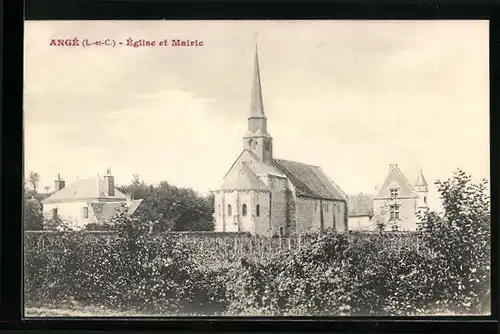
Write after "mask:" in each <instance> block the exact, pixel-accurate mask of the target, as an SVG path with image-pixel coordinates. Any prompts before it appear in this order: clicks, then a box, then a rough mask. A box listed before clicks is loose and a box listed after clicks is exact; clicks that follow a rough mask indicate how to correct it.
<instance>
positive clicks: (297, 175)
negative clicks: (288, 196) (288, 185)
mask: <svg viewBox="0 0 500 334" xmlns="http://www.w3.org/2000/svg"><path fill="white" fill-rule="evenodd" d="M273 162H274V164H275V166H276V168H278V169H279V170H280V171H281V172H283V174H285V175H286V176H287V178H288V179H289V180H290V181H291V182H292V183H293V185H294V186H295V190H296V192H297V194H298V195H299V196H306V197H313V198H321V199H335V200H345V199H346V197H347V196H345V194H344V192H343V191H342V190H341V189H340V187H339V186H337V185H336V184H335V183H334V182H333V181H331V180H330V179H329V178H328V176H326V175H325V173H324V172H323V170H322V169H321V168H320V167H317V166H311V165H306V164H303V163H300V162H296V161H289V160H282V159H274V160H273Z"/></svg>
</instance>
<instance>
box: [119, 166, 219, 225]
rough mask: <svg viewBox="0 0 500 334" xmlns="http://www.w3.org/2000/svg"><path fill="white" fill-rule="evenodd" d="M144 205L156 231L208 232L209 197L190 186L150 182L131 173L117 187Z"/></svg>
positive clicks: (210, 207) (211, 203) (210, 220)
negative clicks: (128, 181)
mask: <svg viewBox="0 0 500 334" xmlns="http://www.w3.org/2000/svg"><path fill="white" fill-rule="evenodd" d="M119 190H120V191H122V192H125V193H131V194H133V195H134V198H137V199H139V198H142V199H144V201H145V202H146V204H147V205H148V207H149V209H150V211H151V215H152V217H151V218H152V220H154V221H157V222H158V229H160V230H175V231H210V230H213V229H214V226H213V219H212V213H213V208H214V204H213V196H208V197H203V196H199V195H198V194H197V193H196V192H195V191H194V190H192V189H190V188H180V187H176V186H174V185H172V184H169V183H168V182H166V181H163V182H160V184H158V185H150V184H147V183H146V182H144V181H142V180H140V178H139V176H138V175H134V176H133V179H132V182H131V184H129V185H127V186H122V187H119Z"/></svg>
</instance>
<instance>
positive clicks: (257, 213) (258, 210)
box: [255, 204, 260, 217]
mask: <svg viewBox="0 0 500 334" xmlns="http://www.w3.org/2000/svg"><path fill="white" fill-rule="evenodd" d="M255 214H256V215H257V217H259V216H260V205H259V204H257V206H256V207H255Z"/></svg>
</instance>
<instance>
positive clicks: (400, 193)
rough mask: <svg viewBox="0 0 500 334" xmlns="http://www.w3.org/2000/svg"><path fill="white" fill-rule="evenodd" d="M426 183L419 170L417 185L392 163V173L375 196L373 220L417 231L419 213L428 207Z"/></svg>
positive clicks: (390, 168) (388, 225)
mask: <svg viewBox="0 0 500 334" xmlns="http://www.w3.org/2000/svg"><path fill="white" fill-rule="evenodd" d="M427 191H428V187H427V182H426V181H425V178H424V176H423V174H422V171H421V172H420V175H419V176H418V178H417V182H416V184H415V185H412V184H410V182H408V180H407V178H406V177H405V176H404V174H403V173H402V172H401V170H400V169H399V167H398V165H396V164H392V165H389V173H388V175H387V178H386V179H385V181H384V183H383V185H382V187H381V188H380V190H379V192H378V194H377V196H375V197H374V198H373V216H374V218H373V220H374V223H376V222H377V221H383V222H384V223H385V224H386V227H385V228H386V229H388V230H398V231H415V230H416V229H417V228H418V218H417V212H418V211H420V210H425V209H427Z"/></svg>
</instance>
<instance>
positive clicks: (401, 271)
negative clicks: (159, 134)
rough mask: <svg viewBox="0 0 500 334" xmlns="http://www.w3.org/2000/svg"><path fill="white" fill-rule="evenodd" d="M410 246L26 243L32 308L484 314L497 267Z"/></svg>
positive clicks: (392, 237) (138, 240)
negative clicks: (249, 248)
mask: <svg viewBox="0 0 500 334" xmlns="http://www.w3.org/2000/svg"><path fill="white" fill-rule="evenodd" d="M402 238H408V236H405V235H403V234H392V233H372V234H364V233H353V234H337V233H323V234H318V235H313V236H309V238H308V239H305V240H304V241H303V243H302V244H301V246H300V248H299V247H291V248H290V249H288V248H283V249H282V250H281V251H279V252H278V251H266V253H265V254H263V253H262V252H259V251H257V252H254V253H247V254H246V255H242V253H239V252H235V251H234V249H233V250H229V251H228V250H227V249H224V247H227V245H226V246H224V244H221V243H217V242H212V243H211V245H212V247H211V248H208V247H198V245H199V243H197V242H186V237H183V236H182V235H178V234H167V235H155V234H149V233H142V234H138V235H136V236H135V237H133V238H131V237H127V236H126V235H121V236H115V237H113V238H104V237H95V238H89V237H88V236H85V234H84V233H60V234H57V235H54V236H52V237H50V238H46V240H45V243H44V245H43V251H41V249H40V247H41V245H39V244H37V243H36V242H32V241H33V240H31V242H29V241H30V239H28V238H27V240H26V241H27V242H29V243H27V244H26V245H25V267H24V268H25V302H26V305H34V304H38V305H39V304H44V305H59V304H61V303H64V301H65V300H67V299H68V298H69V299H72V300H74V301H77V302H79V303H81V304H84V305H93V306H104V307H107V308H112V309H116V310H137V312H141V313H144V312H151V313H155V314H157V313H158V312H160V313H162V314H165V315H182V314H203V315H325V316H331V315H418V314H424V313H425V314H430V313H440V312H441V313H442V312H453V313H460V314H477V313H481V312H485V307H484V301H485V300H486V299H487V297H488V287H489V267H488V266H482V264H481V263H477V262H476V263H473V262H472V263H468V262H466V261H462V262H461V267H462V268H461V269H460V266H458V267H457V266H456V265H455V264H454V263H455V262H456V261H454V258H453V257H449V256H444V255H445V254H443V253H442V252H441V251H440V250H439V249H436V248H433V247H432V246H431V243H429V242H428V241H429V240H430V239H424V240H423V241H422V243H421V244H419V243H408V242H407V243H404V244H403V245H404V246H403V247H401V246H398V245H399V243H398V242H397V241H398V239H402ZM105 240H107V241H105ZM262 244H263V243H261V245H262ZM253 249H256V248H253ZM256 254H258V256H256ZM464 267H466V269H464ZM458 274H460V275H462V276H461V279H460V280H457V275H458ZM464 282H468V283H467V286H465V285H464Z"/></svg>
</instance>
